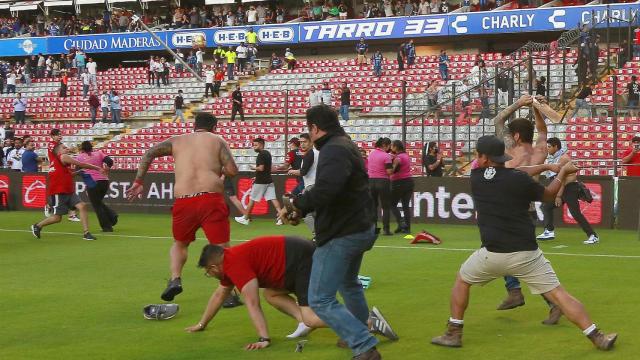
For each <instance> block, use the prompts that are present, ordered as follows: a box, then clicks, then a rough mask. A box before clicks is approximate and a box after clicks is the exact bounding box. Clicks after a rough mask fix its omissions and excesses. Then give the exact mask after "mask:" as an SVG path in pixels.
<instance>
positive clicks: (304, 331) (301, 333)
mask: <svg viewBox="0 0 640 360" xmlns="http://www.w3.org/2000/svg"><path fill="white" fill-rule="evenodd" d="M311 331H313V328H310V327H308V326H307V325H305V324H304V323H299V324H298V328H297V329H296V331H294V332H292V333H291V334H289V335H287V339H295V338H299V337H305V336H307V335H309V333H310V332H311Z"/></svg>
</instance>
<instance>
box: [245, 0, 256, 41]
mask: <svg viewBox="0 0 640 360" xmlns="http://www.w3.org/2000/svg"><path fill="white" fill-rule="evenodd" d="M251 8H253V6H252V7H251ZM249 11H251V10H249ZM254 11H255V10H254ZM244 38H245V40H247V45H254V46H258V34H256V32H255V31H253V28H252V27H250V28H249V30H248V31H247V33H246V34H244Z"/></svg>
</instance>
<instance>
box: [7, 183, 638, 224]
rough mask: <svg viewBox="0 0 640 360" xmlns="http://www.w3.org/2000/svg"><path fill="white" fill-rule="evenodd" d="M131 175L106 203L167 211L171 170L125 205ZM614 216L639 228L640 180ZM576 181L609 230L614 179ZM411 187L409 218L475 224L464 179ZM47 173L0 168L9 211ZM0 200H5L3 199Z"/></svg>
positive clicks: (41, 200) (40, 199)
mask: <svg viewBox="0 0 640 360" xmlns="http://www.w3.org/2000/svg"><path fill="white" fill-rule="evenodd" d="M134 177H135V173H134V172H131V171H114V172H112V173H111V174H110V178H111V185H110V191H109V193H108V194H107V199H106V202H107V203H108V204H109V206H112V207H113V208H114V209H116V210H118V211H124V212H142V213H169V212H170V209H171V206H172V203H173V181H174V175H173V174H172V173H149V174H148V175H147V177H146V178H145V189H146V193H145V196H144V197H143V198H142V199H139V200H137V201H136V202H134V203H130V202H128V201H127V200H126V198H125V192H126V190H127V189H128V188H129V187H130V186H131V183H132V181H133V179H134ZM252 178H253V173H241V174H240V175H238V176H237V177H235V179H234V181H235V185H236V189H237V190H238V191H237V193H238V198H239V199H240V200H241V201H242V202H243V203H244V204H245V205H246V204H247V203H248V201H249V199H248V195H249V193H250V188H251V184H252ZM621 179H622V180H621V181H620V182H619V184H620V187H619V191H620V194H622V193H624V196H621V197H620V203H619V207H618V208H619V210H618V216H619V219H620V222H619V226H620V227H622V228H626V229H635V228H637V226H638V204H637V199H638V198H640V179H637V178H621ZM581 180H582V181H583V182H584V183H585V184H586V185H587V186H588V187H589V189H590V190H591V191H592V193H593V195H594V201H593V203H591V204H587V203H584V202H581V207H582V209H583V213H584V214H585V216H586V217H587V219H588V220H589V222H590V223H591V224H592V225H594V226H596V227H600V228H612V227H613V225H614V211H613V210H614V181H613V178H611V177H608V176H601V177H583V178H581ZM414 181H415V190H414V196H413V204H418V206H413V207H412V212H413V214H412V215H413V216H412V217H413V221H414V222H416V223H434V222H437V223H444V224H475V212H474V211H473V207H474V205H473V198H472V197H471V190H470V184H469V179H468V178H447V177H444V178H433V177H415V178H414ZM46 182H47V179H46V173H35V174H24V173H17V172H8V171H3V172H0V193H4V194H6V195H7V197H8V205H9V209H12V210H38V211H41V210H42V209H43V208H44V205H45V201H46V195H45V194H46ZM274 182H275V186H276V192H277V193H278V194H283V193H284V192H288V191H291V190H292V189H293V188H294V187H295V185H296V180H295V178H292V177H288V176H274ZM84 190H85V184H84V183H83V182H81V181H76V192H77V193H78V194H80V196H81V197H83V198H84V200H85V201H86V200H87V196H86V192H85V191H84ZM3 201H4V199H3ZM540 205H541V204H539V203H538V204H536V210H537V216H538V220H540V221H541V220H542V211H541V209H540ZM254 214H255V215H256V216H257V217H261V216H265V217H271V218H272V217H274V216H275V212H274V210H273V208H272V207H271V206H270V205H269V204H268V203H267V202H265V201H262V202H260V203H258V204H256V207H255V209H254ZM556 224H564V225H572V224H575V221H573V219H572V218H571V217H570V215H569V213H568V210H567V208H566V206H565V207H564V209H563V211H562V212H559V211H557V212H556Z"/></svg>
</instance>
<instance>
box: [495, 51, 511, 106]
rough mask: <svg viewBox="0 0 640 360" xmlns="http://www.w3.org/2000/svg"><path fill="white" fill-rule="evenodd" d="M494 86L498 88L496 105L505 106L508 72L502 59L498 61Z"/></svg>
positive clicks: (507, 92)
mask: <svg viewBox="0 0 640 360" xmlns="http://www.w3.org/2000/svg"><path fill="white" fill-rule="evenodd" d="M496 88H497V89H498V106H500V107H506V106H507V105H508V104H509V72H508V71H507V68H505V67H504V66H503V63H502V61H499V62H498V73H497V74H496Z"/></svg>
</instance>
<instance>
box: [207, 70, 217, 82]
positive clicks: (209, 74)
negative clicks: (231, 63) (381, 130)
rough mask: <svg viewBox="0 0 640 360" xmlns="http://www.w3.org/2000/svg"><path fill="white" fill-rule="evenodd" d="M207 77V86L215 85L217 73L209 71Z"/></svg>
mask: <svg viewBox="0 0 640 360" xmlns="http://www.w3.org/2000/svg"><path fill="white" fill-rule="evenodd" d="M205 76H206V77H207V84H213V79H214V77H215V76H216V73H215V72H214V71H213V70H207V72H206V73H205Z"/></svg>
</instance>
